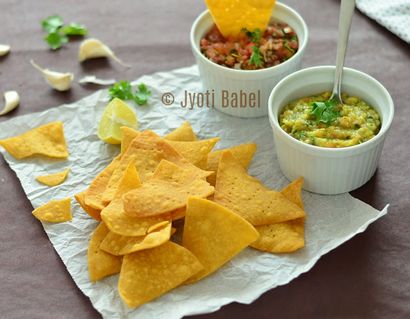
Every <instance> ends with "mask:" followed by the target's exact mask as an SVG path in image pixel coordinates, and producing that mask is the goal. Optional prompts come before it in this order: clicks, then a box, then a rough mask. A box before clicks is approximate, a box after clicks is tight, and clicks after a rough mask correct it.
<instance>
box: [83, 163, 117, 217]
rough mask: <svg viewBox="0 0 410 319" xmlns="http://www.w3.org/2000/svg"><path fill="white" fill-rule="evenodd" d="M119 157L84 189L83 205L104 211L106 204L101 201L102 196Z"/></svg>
mask: <svg viewBox="0 0 410 319" xmlns="http://www.w3.org/2000/svg"><path fill="white" fill-rule="evenodd" d="M120 160H121V156H120V155H119V156H117V157H115V158H114V159H113V160H112V162H111V163H110V164H109V165H108V166H107V167H106V168H104V169H103V170H102V172H101V173H100V174H98V175H97V177H95V178H94V180H93V181H92V182H91V184H90V186H89V187H88V188H87V189H86V191H85V194H84V200H85V203H86V204H87V205H88V206H90V207H92V208H94V209H98V210H102V209H104V207H105V206H107V204H106V203H105V202H104V201H103V200H102V195H103V193H104V191H105V189H106V188H107V185H108V182H109V180H110V178H111V176H112V174H113V173H114V171H115V169H116V168H117V166H118V165H119V163H120Z"/></svg>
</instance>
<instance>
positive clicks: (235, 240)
mask: <svg viewBox="0 0 410 319" xmlns="http://www.w3.org/2000/svg"><path fill="white" fill-rule="evenodd" d="M258 237H259V234H258V232H257V231H256V230H255V228H254V227H253V226H252V225H251V224H250V223H248V222H247V221H246V220H245V219H243V218H242V217H241V216H239V215H238V214H235V213H233V212H231V211H230V210H228V209H226V208H225V207H223V206H221V205H218V204H216V203H214V202H211V201H209V200H206V199H201V198H197V197H190V198H189V200H188V205H187V211H186V215H185V226H184V234H183V237H182V245H183V246H184V247H185V248H187V249H188V250H189V251H190V252H192V253H193V254H194V255H195V256H196V257H197V258H198V260H199V261H200V263H201V264H202V265H203V266H204V270H202V271H200V272H199V273H197V274H196V275H194V276H193V277H191V278H190V279H189V280H188V282H190V283H191V282H195V281H198V280H200V279H202V278H203V277H205V276H208V275H209V274H211V273H213V272H214V271H216V270H217V269H218V268H220V267H222V266H223V265H224V264H225V263H226V262H228V261H229V260H231V259H232V258H233V257H234V256H236V255H237V254H238V253H239V252H240V251H242V250H243V249H244V248H246V247H247V246H248V245H249V244H250V243H252V242H254V241H255V240H256V239H257V238H258Z"/></svg>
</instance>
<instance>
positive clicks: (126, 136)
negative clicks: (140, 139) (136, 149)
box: [121, 126, 141, 155]
mask: <svg viewBox="0 0 410 319" xmlns="http://www.w3.org/2000/svg"><path fill="white" fill-rule="evenodd" d="M139 133H141V132H139V131H137V130H134V129H133V128H130V127H128V126H122V127H121V134H122V138H121V155H122V154H124V153H125V151H126V150H127V148H128V146H130V144H131V142H132V140H133V139H134V138H136V137H137V135H138V134H139Z"/></svg>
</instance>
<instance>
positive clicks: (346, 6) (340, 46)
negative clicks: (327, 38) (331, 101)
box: [332, 0, 355, 101]
mask: <svg viewBox="0 0 410 319" xmlns="http://www.w3.org/2000/svg"><path fill="white" fill-rule="evenodd" d="M354 7H355V0H342V1H341V5H340V16H339V38H338V43H337V56H336V71H335V78H334V82H333V91H332V98H333V97H336V98H339V100H340V101H342V99H341V85H342V73H343V65H344V62H345V56H346V48H347V41H348V39H349V32H350V25H351V24H352V17H353V12H354Z"/></svg>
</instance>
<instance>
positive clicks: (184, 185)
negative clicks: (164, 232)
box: [122, 160, 214, 217]
mask: <svg viewBox="0 0 410 319" xmlns="http://www.w3.org/2000/svg"><path fill="white" fill-rule="evenodd" d="M213 192H214V188H213V187H212V186H211V185H209V184H208V182H207V181H206V180H205V179H202V178H198V177H197V176H195V175H194V174H193V173H192V171H191V170H185V169H183V168H181V167H179V166H178V165H175V164H174V163H171V162H169V161H166V160H162V161H161V163H160V164H159V165H158V168H157V169H156V171H155V173H154V175H153V176H152V178H151V179H149V180H148V181H146V182H145V183H143V184H142V185H141V187H139V188H136V189H134V190H132V191H130V192H128V193H126V194H125V195H124V196H123V198H122V199H123V202H124V210H125V212H126V213H127V214H130V215H133V216H137V217H151V216H158V215H161V214H165V213H169V212H172V211H174V210H176V209H179V208H183V207H185V206H186V203H187V200H188V197H189V196H192V195H195V196H198V197H203V198H206V197H208V196H210V195H212V194H213Z"/></svg>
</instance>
